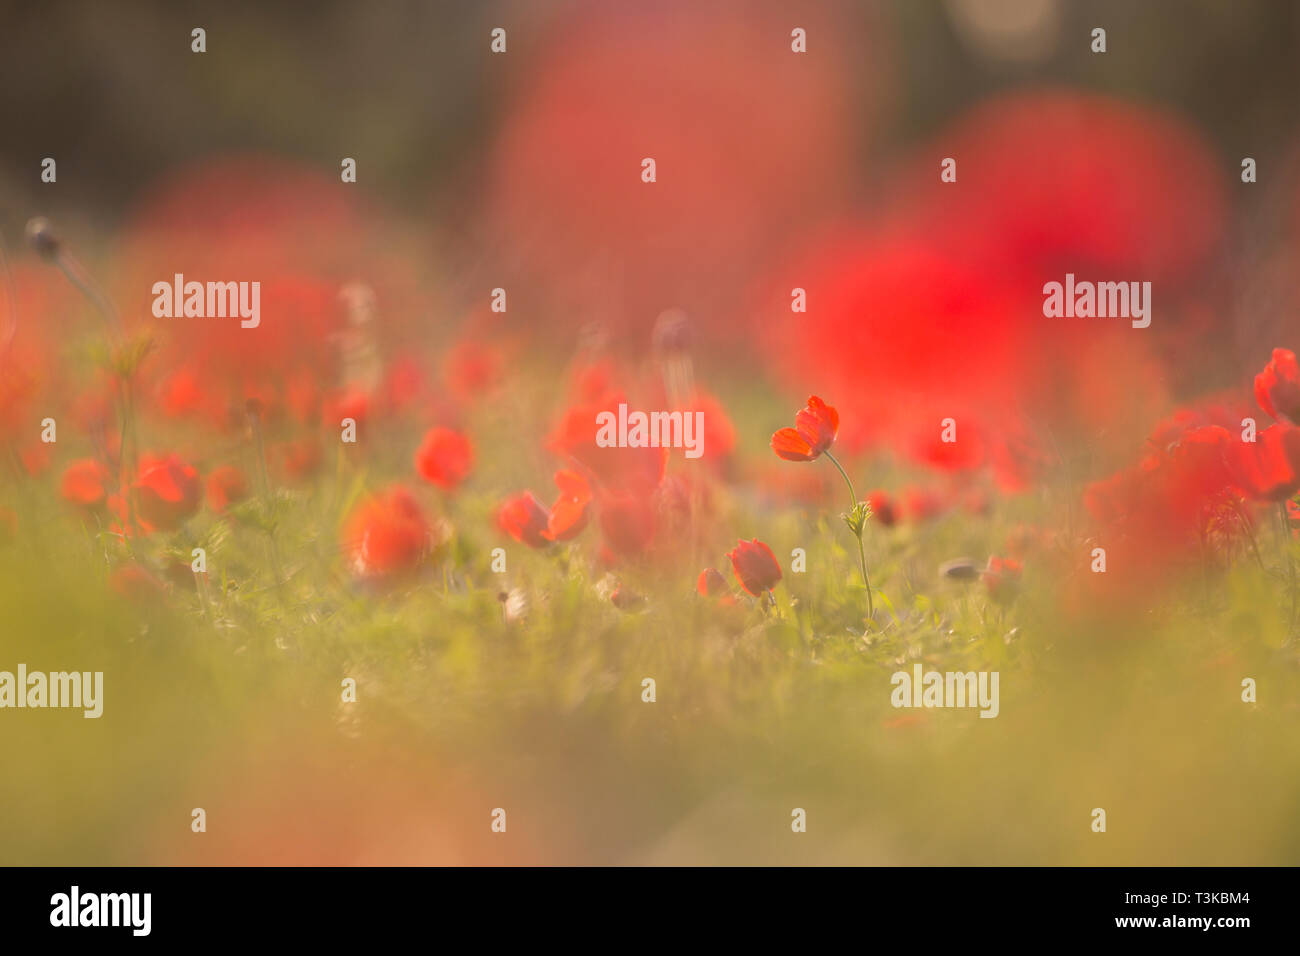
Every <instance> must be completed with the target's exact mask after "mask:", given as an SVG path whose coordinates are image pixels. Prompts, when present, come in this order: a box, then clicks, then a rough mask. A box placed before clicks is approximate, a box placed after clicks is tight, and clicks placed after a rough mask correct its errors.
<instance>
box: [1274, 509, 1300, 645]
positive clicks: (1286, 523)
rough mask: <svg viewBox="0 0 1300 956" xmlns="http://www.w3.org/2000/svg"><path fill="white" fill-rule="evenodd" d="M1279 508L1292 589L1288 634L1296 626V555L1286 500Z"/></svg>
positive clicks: (1283, 548)
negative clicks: (1292, 542) (1293, 548)
mask: <svg viewBox="0 0 1300 956" xmlns="http://www.w3.org/2000/svg"><path fill="white" fill-rule="evenodd" d="M1278 510H1279V512H1280V514H1281V516H1282V553H1283V554H1284V555H1286V566H1287V577H1288V578H1289V579H1290V585H1291V587H1290V590H1291V614H1290V616H1289V617H1288V619H1287V631H1288V635H1289V633H1290V631H1291V629H1292V628H1294V627H1295V612H1296V573H1295V555H1294V554H1293V553H1292V551H1291V519H1290V517H1289V516H1288V515H1287V510H1286V502H1285V501H1282V502H1280V503H1279V504H1278Z"/></svg>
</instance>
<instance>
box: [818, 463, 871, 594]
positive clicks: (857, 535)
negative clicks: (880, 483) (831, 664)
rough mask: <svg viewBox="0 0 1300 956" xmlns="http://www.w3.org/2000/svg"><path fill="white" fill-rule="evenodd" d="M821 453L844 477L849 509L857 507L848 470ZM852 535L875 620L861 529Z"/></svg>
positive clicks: (856, 498)
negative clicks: (855, 539) (855, 540)
mask: <svg viewBox="0 0 1300 956" xmlns="http://www.w3.org/2000/svg"><path fill="white" fill-rule="evenodd" d="M822 454H823V455H825V456H826V457H827V458H828V459H829V460H830V463H831V464H832V465H834V466H835V470H836V471H838V472H839V473H840V477H841V478H843V479H844V484H845V485H847V486H848V489H849V509H850V510H853V509H855V508H857V506H858V495H857V492H855V491H854V490H853V482H852V481H850V480H849V475H848V472H846V471H845V470H844V468H843V467H842V466H841V465H840V463H839V462H838V461H836V459H835V456H834V455H832V454H831V453H830V452H828V451H825V452H822ZM849 530H850V531H852V530H853V529H852V528H850V529H849ZM853 536H854V537H855V538H857V539H858V564H859V566H860V567H861V568H862V585H863V587H865V588H866V589H867V617H868V618H870V619H871V620H875V617H876V608H875V602H874V601H872V598H871V578H870V577H868V576H867V552H866V549H865V548H864V547H863V545H862V531H861V530H858V531H854V532H853Z"/></svg>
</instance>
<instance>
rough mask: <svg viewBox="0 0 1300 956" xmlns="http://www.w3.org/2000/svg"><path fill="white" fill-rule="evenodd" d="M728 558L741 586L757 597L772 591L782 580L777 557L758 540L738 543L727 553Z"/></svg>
mask: <svg viewBox="0 0 1300 956" xmlns="http://www.w3.org/2000/svg"><path fill="white" fill-rule="evenodd" d="M727 557H729V558H730V559H731V567H732V570H734V571H735V572H736V577H737V578H738V579H739V580H740V586H741V587H743V588H744V589H745V590H746V591H748V592H749V593H750V594H752V595H754V596H755V597H757V596H758V595H760V594H762V593H763V592H764V591H770V590H771V589H772V588H774V587H776V583H777V582H778V581H780V580H781V565H779V564H777V563H776V555H774V554H773V553H772V549H771V548H769V547H768V546H767V545H765V544H764V543H763V542H762V541H759V540H758V539H757V538H754V539H752V540H750V541H737V542H736V546H735V547H734V548H733V549H732V550H730V551H728V552H727Z"/></svg>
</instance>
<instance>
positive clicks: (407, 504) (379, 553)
mask: <svg viewBox="0 0 1300 956" xmlns="http://www.w3.org/2000/svg"><path fill="white" fill-rule="evenodd" d="M432 543H433V531H432V529H431V527H430V526H429V522H428V521H427V520H426V519H425V517H424V513H423V512H422V511H421V510H420V505H419V504H418V503H417V502H416V500H415V497H414V496H413V495H412V494H411V493H410V492H409V491H407V490H406V488H404V487H402V486H401V485H394V486H393V487H391V488H389V489H388V490H387V491H384V492H382V493H380V494H378V495H372V496H370V497H367V498H365V499H363V500H362V501H361V502H360V503H358V504H357V505H356V507H354V508H353V509H352V512H351V514H349V515H348V518H347V521H346V522H345V523H344V527H343V547H344V551H345V553H346V555H347V560H348V566H349V568H350V570H351V571H352V573H353V574H355V575H356V576H357V577H360V578H372V579H373V578H385V577H392V576H397V575H400V574H403V573H407V572H410V571H412V570H413V569H414V568H415V567H417V566H418V565H419V563H420V561H421V560H423V559H424V557H425V555H426V554H428V552H429V550H430V546H431V545H432Z"/></svg>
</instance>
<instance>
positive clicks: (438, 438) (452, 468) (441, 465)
mask: <svg viewBox="0 0 1300 956" xmlns="http://www.w3.org/2000/svg"><path fill="white" fill-rule="evenodd" d="M473 467H474V448H473V446H472V445H471V444H470V442H469V439H468V438H466V437H465V436H464V435H462V434H461V433H460V432H458V431H453V430H452V429H450V428H441V427H439V428H431V429H429V431H428V433H427V434H426V435H425V436H424V441H423V442H422V443H421V445H420V448H419V450H418V451H417V452H416V453H415V470H416V471H418V472H419V473H420V477H421V478H423V479H424V480H425V481H428V482H432V483H433V484H435V485H437V486H438V487H439V488H442V489H444V490H447V491H451V490H453V489H454V488H455V487H456V486H457V485H459V484H460V483H461V482H462V481H464V480H465V477H466V476H467V475H468V474H469V473H470V471H471V469H473Z"/></svg>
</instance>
